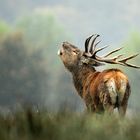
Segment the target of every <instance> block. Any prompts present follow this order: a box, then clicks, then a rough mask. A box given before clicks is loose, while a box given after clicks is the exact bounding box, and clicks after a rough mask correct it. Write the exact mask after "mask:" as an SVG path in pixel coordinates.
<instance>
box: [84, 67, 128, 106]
mask: <svg viewBox="0 0 140 140" xmlns="http://www.w3.org/2000/svg"><path fill="white" fill-rule="evenodd" d="M83 91H84V92H83V97H84V98H85V99H86V98H87V97H88V96H90V97H91V98H92V102H93V103H94V106H95V107H97V108H99V106H101V108H104V107H107V106H110V105H112V106H113V108H115V107H119V106H122V105H125V104H127V100H128V97H129V94H130V86H129V82H128V79H127V77H126V76H125V74H123V72H121V71H120V70H118V69H108V70H105V71H103V72H96V73H91V74H90V75H89V77H88V79H87V80H86V82H85V86H84V90H83ZM87 94H89V95H87ZM89 104H90V103H89Z"/></svg>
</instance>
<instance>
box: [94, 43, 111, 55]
mask: <svg viewBox="0 0 140 140" xmlns="http://www.w3.org/2000/svg"><path fill="white" fill-rule="evenodd" d="M107 47H108V45H107V46H104V47H102V48H99V49H98V50H96V51H94V53H93V55H92V58H94V57H95V56H96V54H97V53H98V52H99V51H102V50H104V49H106V48H107Z"/></svg>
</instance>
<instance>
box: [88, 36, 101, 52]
mask: <svg viewBox="0 0 140 140" xmlns="http://www.w3.org/2000/svg"><path fill="white" fill-rule="evenodd" d="M99 36H100V35H98V34H95V37H94V38H93V40H92V43H91V47H90V51H89V52H90V53H91V54H93V53H94V51H95V49H96V46H97V44H99V43H100V41H99V42H97V43H96V44H94V43H95V40H96V39H97V38H98V37H99ZM93 49H94V50H93Z"/></svg>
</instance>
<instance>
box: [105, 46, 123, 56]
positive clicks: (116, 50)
mask: <svg viewBox="0 0 140 140" xmlns="http://www.w3.org/2000/svg"><path fill="white" fill-rule="evenodd" d="M121 49H123V47H121V48H118V49H115V50H113V51H111V52H109V53H108V54H106V55H105V56H104V58H105V57H108V56H110V55H111V54H113V53H115V52H118V51H120V50H121Z"/></svg>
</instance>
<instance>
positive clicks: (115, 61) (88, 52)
mask: <svg viewBox="0 0 140 140" xmlns="http://www.w3.org/2000/svg"><path fill="white" fill-rule="evenodd" d="M98 37H99V35H97V34H95V35H91V36H90V37H89V38H87V39H86V42H85V53H86V54H85V55H87V56H88V57H90V58H91V59H95V60H97V61H100V62H103V63H109V64H119V65H123V66H128V67H133V68H140V66H136V65H133V64H129V63H127V61H128V60H130V59H133V58H135V57H136V56H138V55H139V54H135V55H132V56H129V57H126V58H123V59H121V60H119V59H120V58H121V57H122V56H123V55H118V56H116V57H114V58H107V57H108V56H110V55H112V54H114V53H116V52H118V51H120V50H121V49H122V47H121V48H117V49H115V50H113V51H111V52H109V53H108V54H106V55H105V56H104V57H99V56H97V55H96V54H97V53H98V52H99V51H102V50H104V49H105V48H107V47H108V46H105V47H102V48H99V49H96V46H97V45H98V44H99V43H100V41H98V42H97V43H95V41H96V39H97V38H98ZM92 38H93V40H92V42H91V45H90V49H88V48H89V42H90V40H91V39H92Z"/></svg>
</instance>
